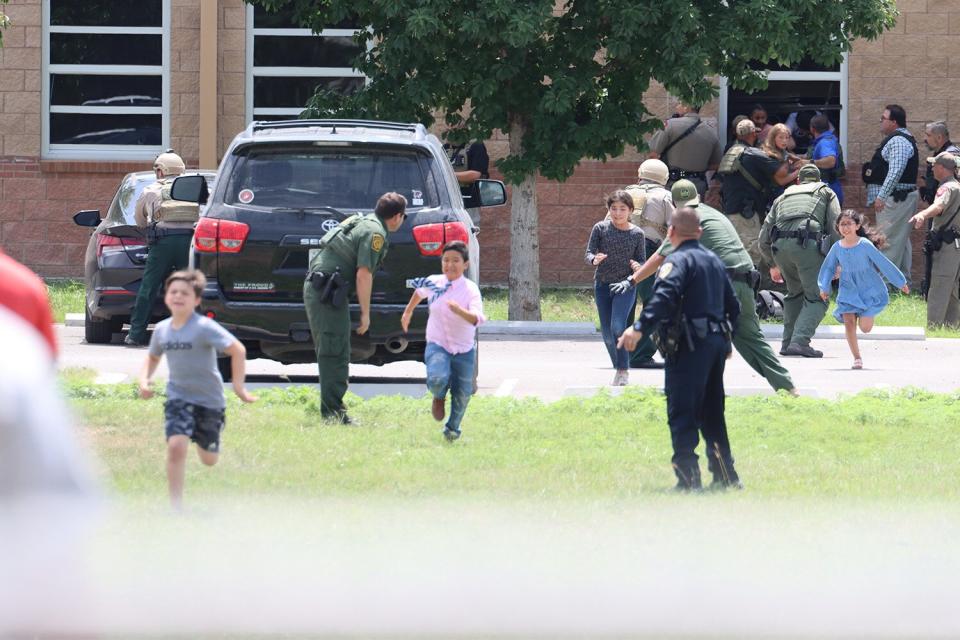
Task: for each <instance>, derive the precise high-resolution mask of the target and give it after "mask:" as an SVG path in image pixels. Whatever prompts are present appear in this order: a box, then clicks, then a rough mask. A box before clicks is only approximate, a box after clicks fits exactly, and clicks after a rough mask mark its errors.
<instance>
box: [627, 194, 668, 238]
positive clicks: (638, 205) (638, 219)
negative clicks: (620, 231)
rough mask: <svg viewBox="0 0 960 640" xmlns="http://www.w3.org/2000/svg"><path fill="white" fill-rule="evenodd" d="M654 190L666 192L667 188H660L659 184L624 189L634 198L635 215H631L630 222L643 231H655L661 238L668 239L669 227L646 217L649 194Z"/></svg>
mask: <svg viewBox="0 0 960 640" xmlns="http://www.w3.org/2000/svg"><path fill="white" fill-rule="evenodd" d="M654 189H663V190H664V191H666V188H665V187H662V186H660V185H659V184H631V185H630V186H628V187H626V188H625V189H624V191H626V192H627V193H629V194H630V196H631V197H632V198H633V213H631V214H630V222H632V223H633V224H635V225H637V226H638V227H640V228H641V229H643V228H649V229H653V230H654V231H656V232H657V233H658V234H660V237H661V238H666V237H667V225H665V224H663V222H661V221H657V220H651V219H650V218H648V217H647V216H646V215H644V210H645V209H646V205H647V198H648V195H647V193H648V192H649V191H653V190H654Z"/></svg>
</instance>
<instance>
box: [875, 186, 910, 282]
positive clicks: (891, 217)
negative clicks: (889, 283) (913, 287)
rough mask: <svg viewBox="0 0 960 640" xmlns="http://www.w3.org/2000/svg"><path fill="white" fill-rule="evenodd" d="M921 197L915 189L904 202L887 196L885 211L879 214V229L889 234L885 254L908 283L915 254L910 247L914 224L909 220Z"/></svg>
mask: <svg viewBox="0 0 960 640" xmlns="http://www.w3.org/2000/svg"><path fill="white" fill-rule="evenodd" d="M919 197H920V196H919V195H918V194H917V192H916V191H913V192H911V193H909V194H907V199H906V200H904V201H903V202H894V201H893V198H892V197H890V198H887V199H886V200H885V201H884V205H885V206H884V207H883V211H881V212H880V213H878V214H877V228H878V231H880V232H881V233H882V234H884V235H885V236H887V248H886V249H884V250H883V255H885V256H887V257H888V258H889V259H890V262H892V263H893V264H895V265H897V268H898V269H900V271H901V272H902V273H903V275H905V276H906V277H907V284H911V278H910V265H911V263H912V256H913V250H912V249H911V248H910V232H911V231H913V225H911V224H910V223H909V220H910V217H911V216H913V214H915V213H916V212H917V201H918V200H919Z"/></svg>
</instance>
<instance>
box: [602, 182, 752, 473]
mask: <svg viewBox="0 0 960 640" xmlns="http://www.w3.org/2000/svg"><path fill="white" fill-rule="evenodd" d="M691 186H692V185H691ZM701 232H702V230H701V228H700V223H699V219H698V218H697V213H696V211H694V210H693V209H691V208H690V207H682V208H680V209H677V210H676V211H675V212H674V214H673V216H672V217H671V219H670V229H669V231H668V233H667V238H668V240H669V241H670V243H671V244H673V245H674V246H676V247H677V248H676V250H675V251H674V252H673V253H671V254H670V255H669V256H668V257H667V259H666V260H665V261H664V263H663V265H662V266H661V267H660V270H659V272H658V273H657V280H656V282H655V283H654V285H653V295H652V296H650V301H649V302H648V303H647V304H646V306H645V307H644V308H643V313H641V314H640V319H639V320H637V322H636V324H634V325H633V327H631V328H629V329H627V330H626V331H624V332H623V335H622V336H621V337H620V343H619V344H618V346H622V347H624V348H626V349H629V350H632V349H633V348H635V347H636V346H637V342H638V341H639V340H640V338H641V337H642V336H644V335H647V334H650V333H654V332H656V334H657V335H658V341H659V343H660V346H661V349H662V350H663V351H664V352H665V353H664V356H665V359H666V361H667V366H666V372H665V373H666V376H665V380H666V384H665V387H666V393H667V420H668V422H669V424H670V436H671V439H672V440H673V468H674V471H675V473H676V475H677V487H676V488H677V489H678V490H682V491H690V490H694V491H696V490H699V489H700V488H701V481H700V465H699V463H698V461H697V460H698V459H697V454H696V453H695V452H694V450H695V449H696V447H697V442H698V432H702V433H703V439H704V442H705V444H706V452H707V458H708V460H709V463H710V464H709V467H710V470H711V471H712V472H713V478H714V484H713V487H715V488H726V487H737V488H740V487H741V486H742V485H741V484H740V479H739V477H738V476H737V472H736V471H735V470H734V467H733V456H732V455H731V453H730V441H729V440H728V438H727V424H726V421H725V418H724V415H723V412H724V392H723V370H724V367H725V364H726V360H727V358H728V357H729V356H730V354H731V348H730V334H731V332H732V330H731V327H732V326H734V325H736V322H737V318H738V316H739V315H740V303H739V302H737V297H736V295H734V293H733V286H732V285H731V284H730V279H729V278H728V277H727V271H726V267H724V265H723V263H722V262H721V261H720V259H719V258H718V257H717V256H716V255H714V254H713V253H712V252H711V251H709V250H708V249H706V248H705V247H703V245H701V244H700V242H699V241H698V238H700V234H701Z"/></svg>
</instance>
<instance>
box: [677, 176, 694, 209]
mask: <svg viewBox="0 0 960 640" xmlns="http://www.w3.org/2000/svg"><path fill="white" fill-rule="evenodd" d="M670 193H671V195H673V205H674V206H675V207H695V206H697V205H698V204H700V194H698V193H697V187H696V185H695V184H693V183H692V182H690V181H689V180H677V181H676V182H674V183H673V188H671V189H670Z"/></svg>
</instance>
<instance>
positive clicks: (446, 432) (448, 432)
mask: <svg viewBox="0 0 960 640" xmlns="http://www.w3.org/2000/svg"><path fill="white" fill-rule="evenodd" d="M443 437H444V438H446V439H447V442H453V441H454V440H456V439H457V438H459V437H460V430H459V429H457V430H456V431H454V430H453V429H448V428H446V427H444V428H443Z"/></svg>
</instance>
